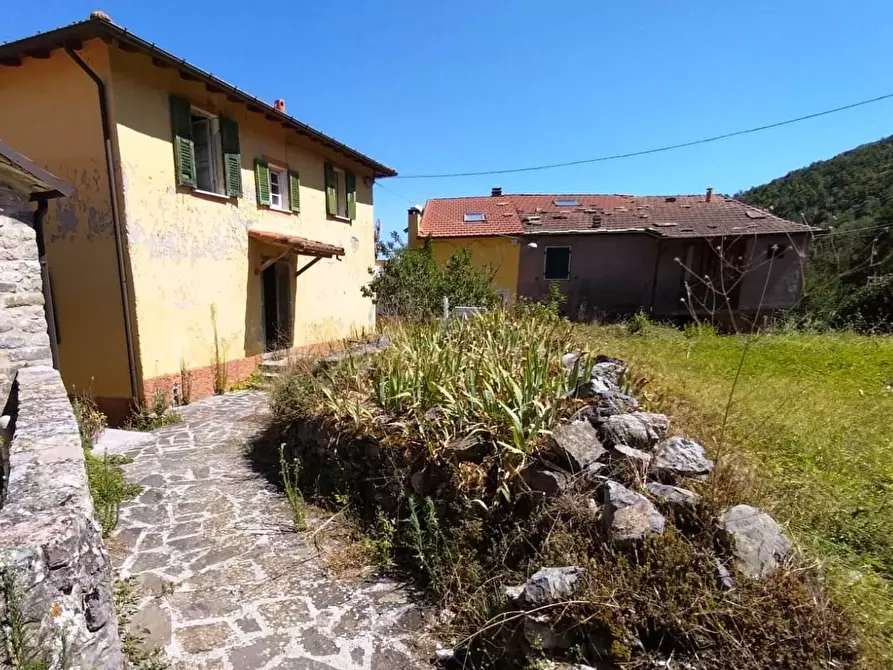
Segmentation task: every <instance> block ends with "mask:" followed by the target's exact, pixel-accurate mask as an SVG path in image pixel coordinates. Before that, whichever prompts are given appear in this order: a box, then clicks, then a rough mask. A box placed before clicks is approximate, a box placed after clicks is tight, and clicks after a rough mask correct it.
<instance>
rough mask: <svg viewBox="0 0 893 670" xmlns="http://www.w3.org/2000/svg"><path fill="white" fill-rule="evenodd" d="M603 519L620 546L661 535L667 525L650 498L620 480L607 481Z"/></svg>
mask: <svg viewBox="0 0 893 670" xmlns="http://www.w3.org/2000/svg"><path fill="white" fill-rule="evenodd" d="M602 520H603V522H604V524H605V531H606V532H607V533H608V536H609V537H610V538H611V541H613V542H614V543H615V544H618V545H628V544H633V543H636V542H639V541H641V540H644V539H645V538H646V537H647V536H649V535H661V534H663V532H664V529H665V528H666V519H664V517H663V516H662V515H661V513H660V512H658V511H657V508H656V507H655V506H654V504H653V503H652V502H651V501H650V500H648V498H646V497H645V496H643V495H641V494H639V493H636V492H635V491H630V490H629V489H628V488H626V487H625V486H623V485H622V484H618V483H617V482H607V483H606V484H605V488H604V507H603V508H602Z"/></svg>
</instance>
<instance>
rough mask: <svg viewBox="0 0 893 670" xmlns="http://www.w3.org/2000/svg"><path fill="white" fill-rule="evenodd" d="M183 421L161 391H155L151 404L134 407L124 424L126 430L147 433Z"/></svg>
mask: <svg viewBox="0 0 893 670" xmlns="http://www.w3.org/2000/svg"><path fill="white" fill-rule="evenodd" d="M181 421H183V417H182V416H180V413H179V412H178V411H176V410H175V409H173V408H172V407H170V406H169V405H168V403H167V398H165V397H164V393H162V392H161V390H159V389H156V391H155V393H154V394H153V396H152V402H151V403H148V404H141V405H140V406H139V407H135V408H134V409H133V411H132V412H131V414H130V417H128V419H127V423H125V424H124V428H125V429H127V430H138V431H140V432H144V433H148V432H151V431H153V430H158V429H159V428H163V427H164V426H171V425H174V424H177V423H180V422H181Z"/></svg>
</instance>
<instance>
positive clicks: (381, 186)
mask: <svg viewBox="0 0 893 670" xmlns="http://www.w3.org/2000/svg"><path fill="white" fill-rule="evenodd" d="M375 185H376V186H378V187H379V188H383V189H384V190H385V191H387V192H388V193H390V194H391V195H396V196H397V197H398V198H400V199H402V200H405V201H406V202H408V203H409V204H410V205H415V203H414V202H413V201H412V200H410V199H409V198H407V197H406V196H405V195H400V194H399V193H397V192H396V191H392V190H391V189H389V188H388V187H387V186H385V185H383V184H382V183H381V182H380V181H376V182H375Z"/></svg>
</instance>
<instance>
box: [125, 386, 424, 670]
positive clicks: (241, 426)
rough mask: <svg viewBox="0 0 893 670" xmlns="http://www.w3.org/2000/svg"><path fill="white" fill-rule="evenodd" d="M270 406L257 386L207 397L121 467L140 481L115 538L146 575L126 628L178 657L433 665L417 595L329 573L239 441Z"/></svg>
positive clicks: (201, 663)
mask: <svg viewBox="0 0 893 670" xmlns="http://www.w3.org/2000/svg"><path fill="white" fill-rule="evenodd" d="M265 411H266V398H265V395H264V394H263V393H259V392H237V393H230V394H227V395H224V396H217V397H214V398H209V399H207V400H204V401H201V402H198V403H195V404H193V405H190V406H188V407H185V408H183V411H182V414H183V419H184V422H183V423H181V424H178V425H175V426H168V427H166V428H162V429H160V430H157V431H155V432H154V433H152V435H153V436H154V439H153V440H152V441H151V442H149V443H148V444H147V445H143V446H141V447H139V448H137V450H135V451H133V452H131V454H132V455H133V456H134V462H133V463H131V464H130V465H127V466H125V468H124V469H125V471H126V473H127V476H128V479H130V480H131V481H137V482H139V483H141V484H142V485H143V486H144V487H145V489H144V491H143V493H142V494H141V495H140V496H139V498H138V499H136V500H134V501H131V502H129V503H127V504H125V505H124V506H123V508H122V511H121V520H120V522H119V525H118V528H117V530H116V533H115V538H114V539H113V540H112V541H111V542H110V546H111V548H112V554H113V556H115V560H116V563H117V565H118V566H119V571H120V573H121V576H123V577H128V576H136V578H137V587H136V589H135V595H136V596H138V597H139V612H138V613H137V614H136V615H135V616H134V617H133V620H132V624H131V628H132V629H134V630H136V629H139V630H140V631H141V632H142V633H143V634H144V636H145V641H146V643H147V644H150V645H156V646H159V647H163V648H164V649H165V652H166V655H167V656H168V658H169V659H170V661H171V667H172V668H175V669H187V668H189V669H196V670H197V669H204V670H211V669H216V668H221V669H227V670H255V669H261V668H263V669H264V670H267V669H272V668H282V669H289V670H329V669H333V668H334V669H339V670H360V669H362V670H385V669H388V670H400V669H403V668H407V669H408V668H418V667H425V666H426V665H427V664H426V663H425V662H424V661H422V660H420V659H422V658H424V657H426V656H427V654H423V653H422V652H421V651H420V650H419V649H418V648H417V646H416V644H415V637H416V636H415V635H414V631H416V630H418V629H419V628H420V626H421V622H422V620H423V618H424V617H423V616H422V614H421V610H420V608H419V607H418V606H416V605H414V604H412V603H411V602H410V599H409V596H408V593H407V592H406V591H405V590H403V589H402V588H401V587H400V586H399V585H397V584H395V583H393V582H390V581H386V580H379V581H376V582H373V583H363V584H359V585H349V584H346V583H341V582H339V581H337V580H336V579H334V578H332V577H329V576H327V575H326V573H325V571H324V569H323V564H322V560H321V559H320V558H319V557H318V555H317V552H316V550H315V549H314V548H313V547H312V546H308V544H307V543H306V541H305V538H304V537H302V536H301V535H300V534H297V533H294V532H292V531H291V530H290V524H289V514H288V510H287V508H286V505H285V503H284V500H283V497H282V496H281V495H280V494H279V493H278V492H277V491H276V490H275V489H274V488H273V487H272V485H270V484H269V483H268V481H267V480H266V479H265V478H264V477H263V476H262V475H260V474H258V473H256V472H255V471H254V470H253V469H252V468H251V466H250V464H249V463H248V461H247V459H246V457H245V456H244V454H243V450H244V446H243V445H244V444H245V442H246V441H247V440H248V439H250V438H251V437H252V436H253V435H255V434H258V433H259V432H260V431H261V430H262V428H263V426H264V421H265V418H266V417H265Z"/></svg>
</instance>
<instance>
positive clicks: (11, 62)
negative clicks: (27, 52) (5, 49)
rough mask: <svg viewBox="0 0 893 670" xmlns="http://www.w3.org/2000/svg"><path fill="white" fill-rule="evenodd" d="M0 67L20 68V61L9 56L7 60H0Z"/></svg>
mask: <svg viewBox="0 0 893 670" xmlns="http://www.w3.org/2000/svg"><path fill="white" fill-rule="evenodd" d="M0 65H8V66H9V67H21V66H22V59H21V58H16V57H14V56H10V57H7V58H0Z"/></svg>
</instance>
